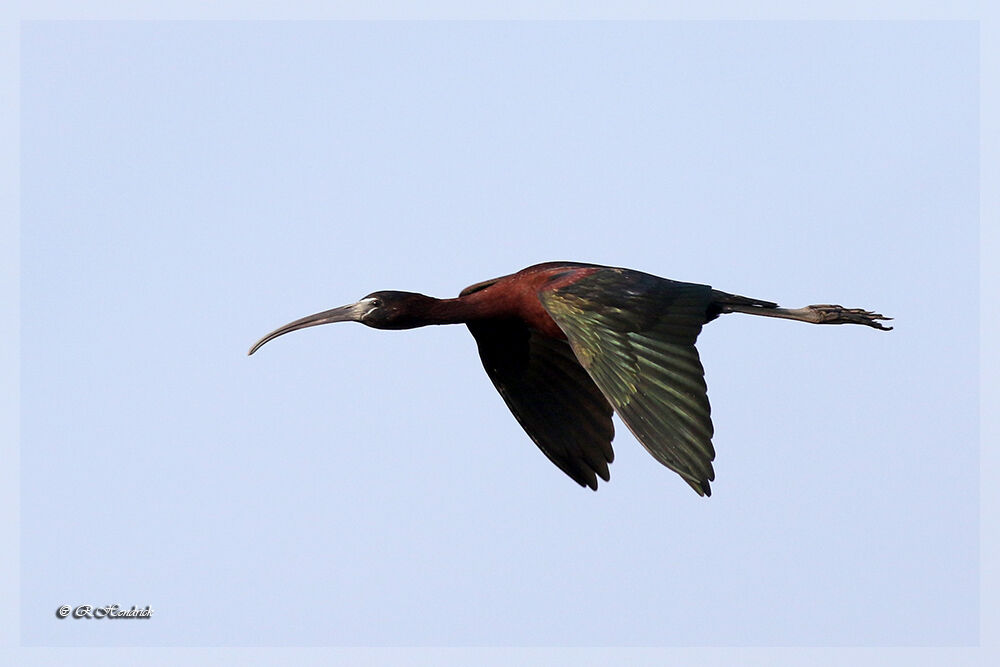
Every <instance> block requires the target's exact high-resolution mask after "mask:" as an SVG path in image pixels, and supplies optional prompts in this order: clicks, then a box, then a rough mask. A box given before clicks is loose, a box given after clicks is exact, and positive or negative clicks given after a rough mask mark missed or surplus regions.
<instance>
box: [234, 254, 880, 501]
mask: <svg viewBox="0 0 1000 667" xmlns="http://www.w3.org/2000/svg"><path fill="white" fill-rule="evenodd" d="M724 313H746V314H748V315H763V316H766V317H781V318H785V319H789V320H798V321H800V322H810V323H813V324H864V325H866V326H870V327H874V328H876V329H882V330H885V331H888V330H890V329H891V327H886V326H883V325H882V324H881V323H880V322H879V320H888V319H891V318H888V317H884V316H882V315H880V314H878V313H873V312H870V311H867V310H859V309H854V308H843V307H841V306H834V305H814V306H806V307H805V308H795V309H787V308H779V307H778V305H777V304H775V303H771V302H770V301H761V300H759V299H749V298H747V297H743V296H737V295H735V294H727V293H726V292H720V291H719V290H715V289H712V288H711V287H709V286H707V285H696V284H692V283H683V282H677V281H674V280H667V279H664V278H658V277H656V276H653V275H650V274H648V273H642V272H640V271H633V270H630V269H618V268H612V267H607V266H597V265H594V264H579V263H576V262H550V263H547V264H538V265H536V266H531V267H528V268H526V269H524V270H523V271H519V272H517V273H515V274H512V275H509V276H504V277H502V278H494V279H493V280H487V281H485V282H481V283H476V284H475V285H472V286H470V287H466V288H465V289H464V290H462V293H461V294H460V295H459V297H458V298H457V299H435V298H433V297H429V296H424V295H423V294H415V293H412V292H393V291H385V292H373V293H371V294H369V295H368V296H366V297H365V298H363V299H361V300H360V301H358V302H357V303H353V304H351V305H348V306H341V307H340V308H334V309H333V310H327V311H323V312H321V313H316V314H315V315H310V316H308V317H303V318H302V319H299V320H295V321H294V322H290V323H289V324H286V325H285V326H283V327H281V328H279V329H275V330H274V331H272V332H271V333H269V334H267V335H266V336H264V337H263V338H261V339H260V340H259V341H257V342H256V343H254V346H253V347H252V348H250V352H249V354H253V353H254V352H256V351H257V350H258V348H260V346H261V345H263V344H264V343H266V342H268V341H269V340H271V339H273V338H277V337H278V336H281V335H283V334H286V333H288V332H290V331H297V330H298V329H304V328H306V327H312V326H316V325H318V324H328V323H330V322H347V321H351V322H361V323H362V324H365V325H367V326H370V327H375V328H376V329H412V328H414V327H422V326H426V325H429V324H465V325H466V326H468V327H469V330H470V331H471V332H472V335H473V337H475V339H476V343H477V344H478V345H479V356H480V358H481V359H482V362H483V365H484V366H485V367H486V373H487V374H488V375H489V376H490V379H491V380H492V381H493V384H494V386H496V388H497V391H499V392H500V395H501V396H503V399H504V401H506V402H507V407H508V408H510V411H511V412H513V413H514V417H516V418H517V421H518V422H519V423H520V424H521V426H522V427H523V428H524V430H525V431H527V433H528V435H529V436H531V439H532V440H534V442H535V444H536V445H538V447H539V448H540V449H541V450H542V452H543V453H544V454H545V455H546V456H548V457H549V459H551V461H552V462H553V463H555V464H556V465H557V466H559V468H560V469H561V470H562V471H563V472H565V473H566V474H567V475H569V476H570V477H571V478H573V480H575V481H576V482H577V483H578V484H580V485H581V486H589V487H590V488H592V489H594V490H596V489H597V478H598V477H600V478H601V479H603V480H604V481H608V480H609V479H610V476H609V474H608V464H609V463H611V461H612V459H614V452H613V451H612V449H611V440H612V438H613V437H614V427H613V425H612V422H611V415H612V412H617V413H618V414H619V416H620V417H621V418H622V421H623V422H625V425H626V426H628V427H629V430H631V431H632V433H633V434H635V437H636V439H637V440H638V441H639V442H640V443H642V445H643V446H644V447H645V448H646V449H647V450H648V451H649V453H650V454H652V455H653V457H654V458H655V459H656V460H657V461H659V462H660V463H662V464H663V465H665V466H667V467H668V468H670V469H671V470H673V471H674V472H676V473H677V474H678V475H680V476H681V477H682V478H684V481H685V482H687V483H688V484H690V485H691V487H692V488H694V490H695V491H697V492H698V494H699V495H711V487H710V486H709V482H710V481H712V480H714V479H715V472H714V470H713V469H712V461H713V460H714V459H715V449H714V448H713V446H712V434H713V428H712V420H711V417H710V414H709V404H708V394H707V390H706V386H705V377H704V370H703V369H702V366H701V361H700V360H699V358H698V351H697V350H696V349H695V340H696V339H697V337H698V334H699V333H700V332H701V327H702V325H703V324H705V323H706V322H711V321H712V320H714V319H715V318H716V317H718V316H719V315H721V314H724Z"/></svg>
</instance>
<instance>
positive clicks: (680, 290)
mask: <svg viewBox="0 0 1000 667" xmlns="http://www.w3.org/2000/svg"><path fill="white" fill-rule="evenodd" d="M539 298H540V299H541V301H542V305H543V306H544V307H545V309H546V310H547V311H548V313H549V314H550V315H551V316H552V319H554V320H555V321H556V324H558V325H559V327H560V328H561V329H562V330H563V331H564V332H565V333H566V336H567V338H568V339H569V343H570V345H571V346H572V349H573V352H574V353H575V354H576V357H577V359H578V360H579V362H580V364H581V365H582V366H583V367H584V368H585V369H586V370H587V372H588V373H589V374H590V377H591V378H593V380H594V382H595V383H597V386H598V387H600V389H601V391H602V392H603V393H604V396H605V397H606V398H607V400H608V401H609V402H610V403H611V405H612V406H613V407H614V409H615V410H616V411H617V412H618V414H619V415H620V416H621V418H622V421H624V422H625V424H626V425H627V426H628V427H629V429H630V430H631V431H632V433H633V434H635V437H636V438H637V439H638V440H639V442H641V443H642V445H643V446H644V447H645V448H646V449H647V450H648V451H649V453H650V454H652V455H653V456H654V457H655V458H656V459H657V460H658V461H659V462H660V463H662V464H664V465H665V466H667V467H668V468H670V469H671V470H673V471H675V472H677V473H678V474H679V475H680V476H681V477H683V478H684V480H685V481H686V482H687V483H688V484H690V485H691V486H692V488H694V490H695V491H697V492H698V493H699V494H701V495H706V494H707V495H711V487H710V486H709V482H710V481H711V480H713V479H715V471H714V470H713V469H712V460H713V459H714V458H715V449H714V448H713V447H712V433H713V428H712V419H711V416H710V408H709V403H708V393H707V390H706V387H705V373H704V369H703V368H702V366H701V361H700V359H699V358H698V351H697V350H696V349H695V347H694V343H695V339H696V338H697V337H698V334H699V333H700V332H701V327H702V324H704V323H705V321H706V319H707V311H708V308H709V304H710V303H711V301H712V289H711V288H710V287H708V286H706V285H695V284H691V283H682V282H676V281H672V280H665V279H663V278H657V277H656V276H652V275H649V274H645V273H641V272H638V271H630V270H627V269H602V270H600V271H597V272H594V273H591V274H590V275H587V276H585V277H583V278H581V279H579V280H577V281H575V282H573V283H571V284H568V285H565V286H563V287H559V288H557V289H548V290H546V289H543V290H542V291H541V292H540V293H539Z"/></svg>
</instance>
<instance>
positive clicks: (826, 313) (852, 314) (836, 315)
mask: <svg viewBox="0 0 1000 667" xmlns="http://www.w3.org/2000/svg"><path fill="white" fill-rule="evenodd" d="M804 310H808V311H810V314H811V315H812V316H813V317H815V318H816V319H815V320H813V321H814V322H816V323H817V324H864V325H865V326H869V327H874V328H876V329H881V330H882V331H892V327H887V326H885V325H883V324H882V323H881V322H879V320H891V319H892V318H891V317H886V316H885V315H881V314H879V313H875V312H872V311H870V310H863V309H861V308H844V307H843V306H835V305H832V304H828V303H824V304H816V305H813V306H806V307H805V308H804Z"/></svg>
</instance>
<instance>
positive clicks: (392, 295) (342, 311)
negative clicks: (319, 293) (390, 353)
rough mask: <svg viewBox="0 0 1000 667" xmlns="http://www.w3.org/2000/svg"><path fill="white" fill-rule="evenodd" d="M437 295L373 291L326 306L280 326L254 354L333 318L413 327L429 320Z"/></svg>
mask: <svg viewBox="0 0 1000 667" xmlns="http://www.w3.org/2000/svg"><path fill="white" fill-rule="evenodd" d="M434 301H435V299H433V298H431V297H429V296H424V295H423V294H417V293H415V292H395V291H392V290H383V291H381V292H372V293H371V294H369V295H368V296H366V297H364V298H363V299H361V300H360V301H358V302H357V303H352V304H348V305H346V306H340V307H339V308H332V309H331V310H324V311H323V312H321V313H316V314H315V315H308V316H306V317H303V318H301V319H298V320H295V321H294V322H289V323H288V324H286V325H284V326H282V327H278V328H277V329H275V330H274V331H272V332H271V333H269V334H267V335H266V336H264V337H263V338H261V339H260V340H259V341H257V342H256V343H254V345H253V347H251V348H250V352H249V353H248V354H253V353H254V352H256V351H257V350H258V349H260V346H261V345H263V344H264V343H266V342H268V341H270V340H273V339H275V338H277V337H278V336H283V335H285V334H286V333H291V332H292V331H298V330H299V329H305V328H306V327H315V326H318V325H320V324H330V323H332V322H361V323H362V324H364V325H365V326H369V327H373V328H375V329H413V328H414V327H419V326H423V325H424V324H426V323H427V322H426V320H425V319H424V314H425V313H426V311H427V308H428V307H429V306H430V305H431V304H432V303H433V302H434Z"/></svg>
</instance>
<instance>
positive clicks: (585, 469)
mask: <svg viewBox="0 0 1000 667" xmlns="http://www.w3.org/2000/svg"><path fill="white" fill-rule="evenodd" d="M468 326H469V330H470V331H471V332H472V335H473V336H474V337H475V339H476V343H477V344H478V345H479V356H480V358H481V359H482V360H483V366H485V367H486V373H487V375H489V376H490V380H492V381H493V385H494V386H495V387H496V388H497V391H499V392H500V395H501V396H503V400H504V401H506V403H507V407H509V408H510V411H511V412H513V413H514V417H516V418H517V421H518V423H520V424H521V426H522V427H523V428H524V430H525V431H527V433H528V435H529V436H531V439H532V440H534V441H535V444H536V445H538V448H539V449H541V450H542V452H544V453H545V455H546V456H548V457H549V459H550V460H551V461H552V462H553V463H555V464H556V465H557V466H559V468H560V469H562V471H563V472H565V473H566V474H567V475H569V476H570V477H572V478H573V479H574V480H575V481H576V482H577V483H578V484H580V485H581V486H589V487H590V488H592V489H594V490H596V489H597V478H598V477H600V478H601V479H603V480H604V481H608V479H610V476H609V474H608V464H609V463H611V461H612V460H613V459H614V451H613V450H612V449H611V440H612V438H614V435H615V430H614V425H613V424H612V421H611V415H612V414H613V413H612V410H611V406H610V405H608V402H607V400H605V398H604V395H603V394H602V393H601V390H600V389H598V388H597V385H595V384H594V381H593V380H591V379H590V376H589V375H587V372H586V371H585V370H584V369H583V367H582V366H580V364H579V362H577V360H576V357H575V356H574V355H573V351H572V350H571V349H570V346H569V344H568V343H566V341H562V340H556V339H553V338H548V337H546V336H542V335H539V334H538V333H537V332H534V331H532V330H530V329H529V328H528V327H527V326H526V325H525V324H523V323H521V322H518V321H508V322H490V323H488V324H480V323H476V322H472V323H470V324H469V325H468Z"/></svg>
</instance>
